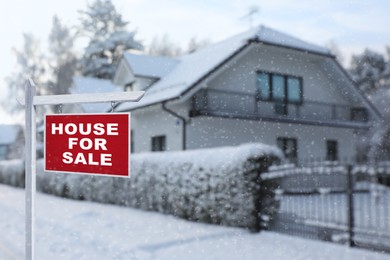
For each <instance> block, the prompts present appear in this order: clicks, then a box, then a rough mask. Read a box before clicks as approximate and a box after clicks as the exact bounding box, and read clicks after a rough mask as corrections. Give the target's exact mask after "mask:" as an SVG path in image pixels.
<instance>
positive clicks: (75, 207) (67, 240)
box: [0, 185, 390, 260]
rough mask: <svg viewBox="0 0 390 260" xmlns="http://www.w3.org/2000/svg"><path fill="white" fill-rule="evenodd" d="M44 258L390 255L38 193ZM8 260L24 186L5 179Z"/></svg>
mask: <svg viewBox="0 0 390 260" xmlns="http://www.w3.org/2000/svg"><path fill="white" fill-rule="evenodd" d="M36 202H37V226H36V259H56V260H60V259H389V258H390V256H389V255H386V254H381V253H376V252H371V251H366V250H362V249H351V248H348V247H346V246H343V245H338V244H332V243H326V242H320V241H314V240H306V239H302V238H297V237H290V236H285V235H281V234H276V233H271V232H262V233H259V234H250V233H249V232H248V231H246V230H243V229H239V228H229V227H219V226H213V225H207V224H199V223H192V222H188V221H185V220H182V219H178V218H174V217H172V216H169V215H161V214H159V213H154V212H144V211H140V210H134V209H130V208H125V207H119V206H112V205H105V204H98V203H92V202H85V201H73V200H67V199H62V198H58V197H53V196H49V195H45V194H40V193H37V198H36ZM0 259H10V260H12V259H24V190H22V189H17V188H13V187H8V186H5V185H0Z"/></svg>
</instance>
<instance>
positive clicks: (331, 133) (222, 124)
mask: <svg viewBox="0 0 390 260" xmlns="http://www.w3.org/2000/svg"><path fill="white" fill-rule="evenodd" d="M187 129H188V132H187V135H188V143H187V147H188V149H199V148H207V147H218V146H230V145H239V144H242V143H249V142H260V143H265V144H269V145H275V146H276V139H277V138H278V137H288V138H296V139H297V146H298V158H299V159H309V158H316V159H325V156H326V140H337V142H338V146H339V151H338V152H339V158H340V159H343V158H348V159H350V158H352V157H353V156H354V155H355V152H356V151H355V143H356V138H357V137H356V136H355V134H354V132H353V130H351V129H346V128H333V127H323V126H311V125H299V124H288V123H276V122H261V121H251V120H241V119H226V118H217V117H196V118H192V119H191V123H190V124H189V125H188V126H187Z"/></svg>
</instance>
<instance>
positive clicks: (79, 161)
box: [74, 153, 87, 164]
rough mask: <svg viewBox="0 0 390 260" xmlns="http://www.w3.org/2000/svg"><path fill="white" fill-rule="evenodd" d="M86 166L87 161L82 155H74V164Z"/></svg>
mask: <svg viewBox="0 0 390 260" xmlns="http://www.w3.org/2000/svg"><path fill="white" fill-rule="evenodd" d="M79 163H82V164H87V161H86V160H85V157H84V154H83V153H78V154H77V155H76V159H74V164H79Z"/></svg>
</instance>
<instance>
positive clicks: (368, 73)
mask: <svg viewBox="0 0 390 260" xmlns="http://www.w3.org/2000/svg"><path fill="white" fill-rule="evenodd" d="M350 73H351V75H352V78H353V80H354V81H355V82H356V83H357V85H358V86H359V88H360V89H361V90H362V91H363V92H365V93H366V94H370V93H372V92H373V91H375V90H377V89H379V88H381V87H383V86H386V85H388V84H389V78H390V66H389V62H388V61H386V60H385V58H384V57H383V55H381V54H379V53H376V52H374V51H371V50H369V49H366V50H364V52H363V53H362V54H360V55H353V56H352V60H351V67H350Z"/></svg>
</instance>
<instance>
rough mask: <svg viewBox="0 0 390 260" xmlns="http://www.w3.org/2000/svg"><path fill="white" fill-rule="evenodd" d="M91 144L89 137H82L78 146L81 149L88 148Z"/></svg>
mask: <svg viewBox="0 0 390 260" xmlns="http://www.w3.org/2000/svg"><path fill="white" fill-rule="evenodd" d="M92 146H93V143H92V140H91V139H89V138H83V139H81V140H80V148H81V149H83V150H90V149H91V148H92Z"/></svg>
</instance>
